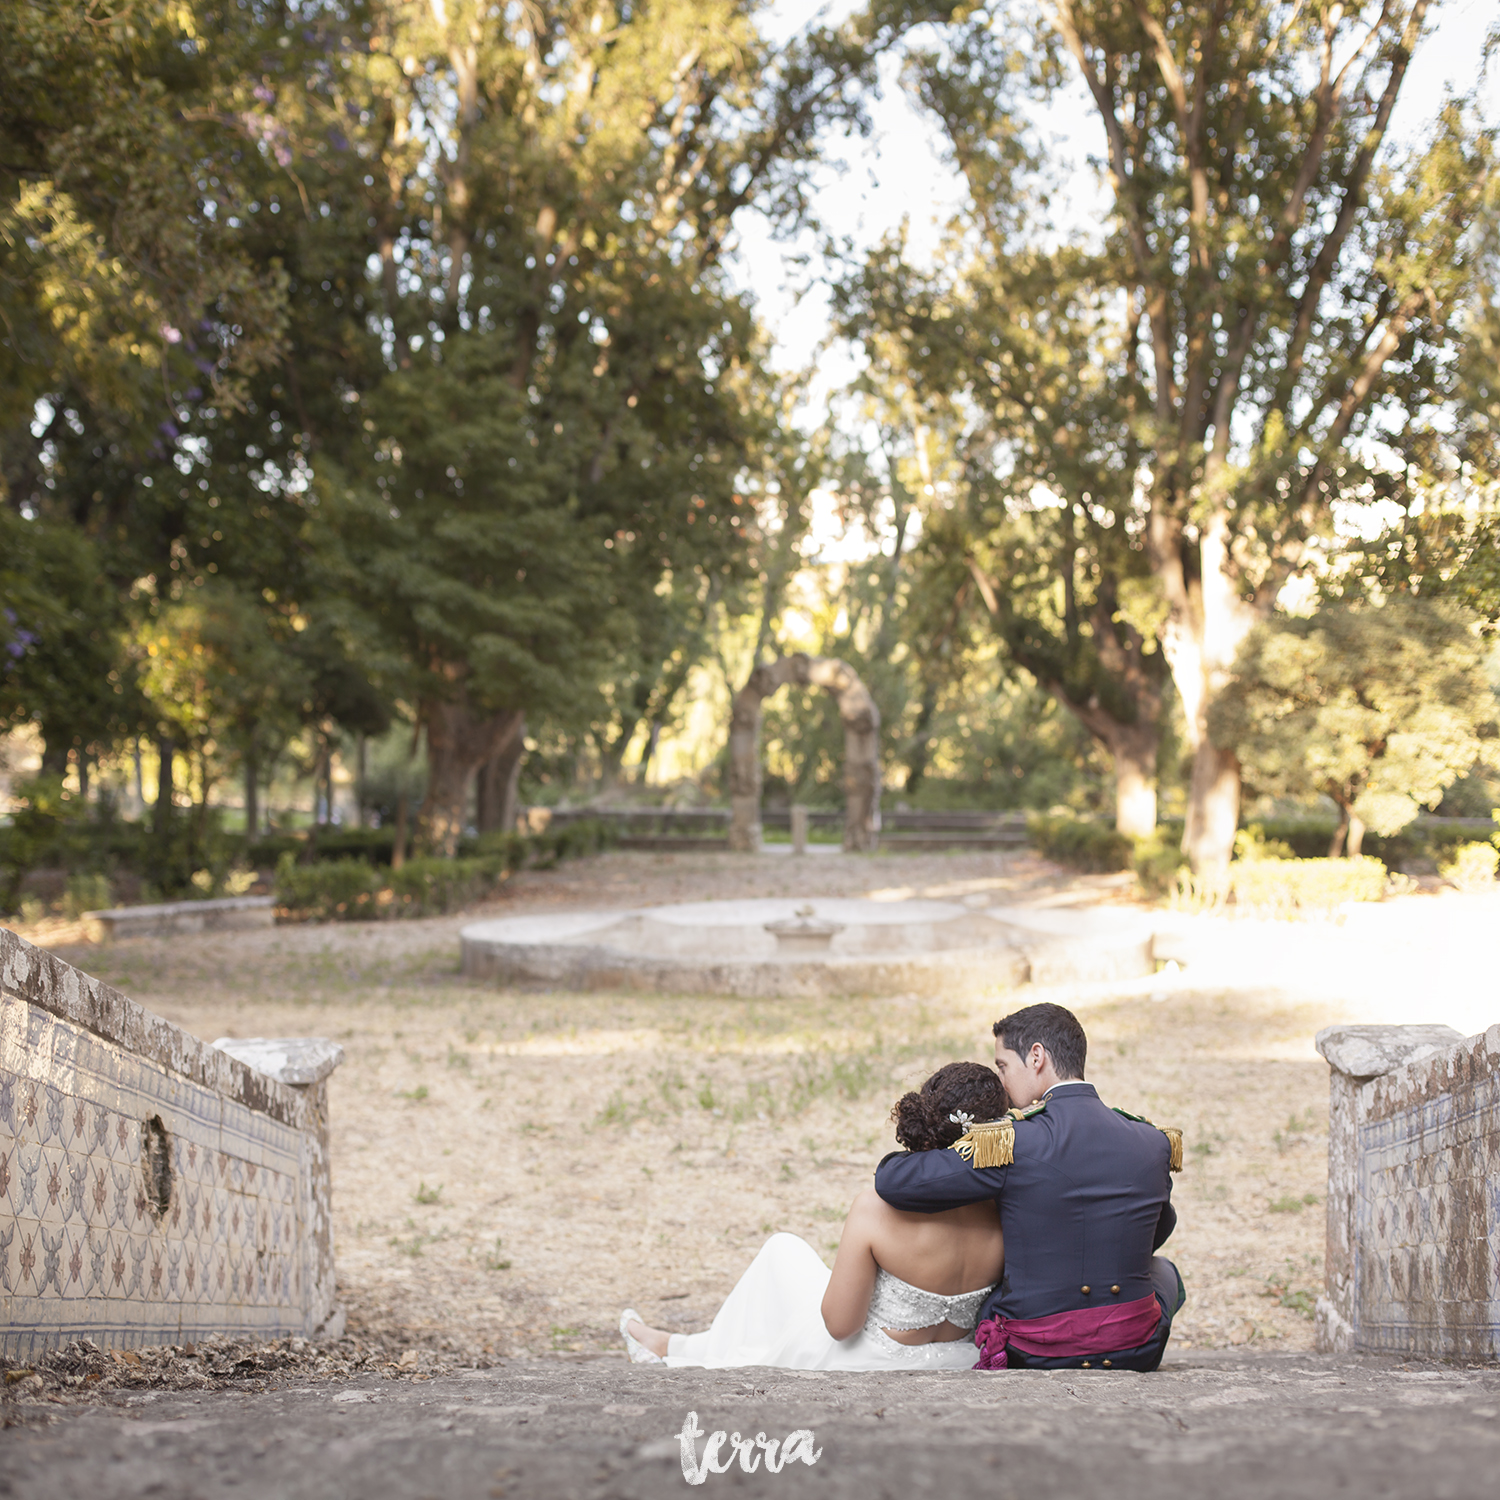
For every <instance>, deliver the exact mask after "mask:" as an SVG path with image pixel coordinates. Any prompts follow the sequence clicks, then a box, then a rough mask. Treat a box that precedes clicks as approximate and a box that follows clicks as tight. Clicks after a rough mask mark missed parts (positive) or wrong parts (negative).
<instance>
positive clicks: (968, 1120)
mask: <svg viewBox="0 0 1500 1500" xmlns="http://www.w3.org/2000/svg"><path fill="white" fill-rule="evenodd" d="M948 1119H949V1122H950V1123H951V1124H954V1125H962V1126H963V1128H964V1129H965V1130H967V1129H968V1128H969V1126H971V1125H972V1124H973V1123H974V1116H973V1115H966V1114H965V1113H964V1112H963V1110H961V1109H955V1110H954V1111H953V1113H952V1114H951V1115H949V1116H948Z"/></svg>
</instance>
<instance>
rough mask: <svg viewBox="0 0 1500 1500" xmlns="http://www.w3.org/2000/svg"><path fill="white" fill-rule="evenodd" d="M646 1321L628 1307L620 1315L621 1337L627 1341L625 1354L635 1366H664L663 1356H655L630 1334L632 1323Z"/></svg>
mask: <svg viewBox="0 0 1500 1500" xmlns="http://www.w3.org/2000/svg"><path fill="white" fill-rule="evenodd" d="M645 1321H646V1320H645V1319H644V1318H643V1317H642V1316H641V1315H640V1314H639V1313H638V1312H637V1311H636V1310H635V1309H634V1308H633V1307H627V1308H626V1309H625V1311H624V1312H622V1313H621V1314H620V1337H621V1338H622V1339H624V1340H625V1353H626V1356H627V1357H628V1358H629V1360H630V1363H631V1364H633V1365H664V1364H666V1360H664V1359H663V1358H662V1357H661V1355H659V1354H653V1353H652V1352H651V1351H650V1350H649V1349H648V1348H647V1347H646V1346H645V1345H644V1344H643V1343H642V1342H641V1341H640V1340H639V1339H638V1338H632V1337H631V1335H630V1332H629V1329H630V1325H631V1323H644V1322H645Z"/></svg>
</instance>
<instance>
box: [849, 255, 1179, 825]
mask: <svg viewBox="0 0 1500 1500" xmlns="http://www.w3.org/2000/svg"><path fill="white" fill-rule="evenodd" d="M1097 277H1098V268H1097V265H1096V263H1095V261H1094V258H1093V257H1092V256H1090V255H1087V254H1083V253H1080V252H1078V251H1076V250H1071V249H1064V250H1060V251H1056V252H1052V253H1040V252H1030V253H1026V254H1020V255H1013V256H1000V255H987V254H984V253H981V254H980V255H978V256H976V257H974V258H972V259H969V260H967V261H965V262H964V263H963V264H962V266H961V268H945V269H943V270H940V271H938V272H937V273H936V274H929V275H921V274H919V273H917V272H915V271H913V269H912V268H911V267H909V266H908V265H907V264H906V263H905V258H904V247H903V246H902V244H901V242H900V241H899V240H896V241H893V242H891V243H890V244H888V245H886V246H884V247H882V248H881V250H879V251H878V252H877V253H876V254H875V255H873V256H871V257H870V259H869V260H868V261H867V263H866V265H865V266H864V267H863V268H862V269H861V271H860V272H859V274H858V275H857V276H856V277H854V278H851V280H850V281H849V282H848V283H847V284H846V285H845V286H844V287H843V288H842V294H841V303H842V314H843V327H844V330H845V331H846V332H848V333H851V334H854V335H855V336H857V337H859V338H860V339H861V340H862V341H863V342H864V344H865V346H866V349H867V351H868V353H869V354H870V357H871V359H872V360H874V361H876V362H878V363H879V364H880V365H881V366H882V367H884V368H886V369H888V370H891V371H894V372H898V373H899V375H900V376H901V377H902V378H904V379H905V380H907V381H908V382H909V383H910V384H912V385H913V386H914V387H915V388H916V389H917V390H918V391H920V392H921V395H922V399H923V401H924V402H925V404H926V406H927V408H928V419H929V421H931V422H932V423H934V424H940V425H942V426H944V427H946V428H947V429H948V430H949V431H950V432H951V433H953V434H954V436H953V438H952V440H951V442H952V446H953V448H954V450H955V453H956V455H957V456H958V462H957V463H956V464H955V469H956V473H955V475H954V479H953V482H952V485H951V488H952V490H953V492H954V495H955V498H954V499H953V500H952V501H951V502H950V504H949V505H948V506H947V507H945V508H942V509H940V510H937V511H936V512H935V513H934V514H933V515H932V516H931V517H930V520H929V525H928V528H927V530H926V532H925V534H924V540H923V545H922V548H921V551H922V553H923V555H924V557H925V559H926V560H927V574H928V578H929V580H930V582H931V583H936V581H937V579H938V578H939V577H944V576H949V575H951V576H949V588H950V590H951V597H953V598H954V599H957V597H958V594H959V592H960V591H964V592H968V593H971V594H975V595H977V601H978V602H979V603H980V604H982V606H983V608H984V609H985V611H986V612H987V614H988V617H989V621H990V625H991V628H992V629H993V630H994V631H995V633H996V634H997V635H998V636H999V638H1000V640H1001V642H1002V643H1003V645H1004V648H1005V651H1006V654H1007V656H1008V658H1009V659H1010V661H1011V662H1013V663H1014V664H1015V665H1017V666H1020V667H1022V668H1024V669H1025V670H1026V671H1027V672H1028V673H1029V674H1030V675H1031V676H1032V677H1034V678H1035V679H1036V681H1037V682H1038V683H1039V684H1040V685H1041V687H1042V689H1043V690H1044V691H1045V692H1047V693H1048V694H1050V695H1051V696H1052V697H1053V698H1054V699H1055V700H1056V701H1057V702H1058V703H1059V704H1061V705H1062V706H1063V707H1064V708H1066V709H1067V710H1068V711H1069V712H1070V713H1071V714H1073V715H1074V716H1075V717H1076V718H1077V719H1078V721H1079V722H1080V723H1081V724H1082V725H1083V727H1084V728H1085V729H1087V730H1088V732H1089V733H1090V734H1092V735H1093V736H1094V737H1095V738H1096V739H1097V740H1098V741H1099V743H1100V744H1101V745H1102V746H1103V747H1104V748H1105V749H1106V750H1107V751H1108V753H1109V755H1110V758H1111V760H1112V762H1113V766H1114V773H1115V817H1116V824H1117V826H1118V827H1119V828H1120V830H1121V831H1122V832H1124V833H1129V834H1133V835H1137V836H1144V835H1146V834H1149V833H1150V832H1151V831H1152V829H1153V828H1154V827H1155V826H1156V759H1157V749H1158V742H1159V740H1160V734H1161V715H1162V710H1163V704H1164V701H1165V689H1166V682H1167V675H1168V673H1167V664H1166V659H1165V657H1164V655H1163V653H1162V651H1161V650H1160V641H1159V627H1160V625H1161V624H1162V618H1161V616H1162V613H1163V612H1162V611H1160V610H1159V609H1158V608H1157V607H1156V605H1155V601H1154V599H1153V597H1152V596H1153V590H1152V588H1151V584H1150V567H1149V562H1148V559H1147V556H1146V548H1145V546H1144V540H1143V537H1142V534H1141V528H1140V526H1139V524H1137V523H1138V517H1137V516H1136V514H1135V507H1136V494H1135V490H1136V476H1137V471H1138V469H1139V467H1140V463H1141V457H1142V455H1141V451H1140V445H1139V442H1138V440H1137V437H1136V422H1135V418H1136V416H1137V414H1138V413H1137V411H1136V408H1135V405H1134V398H1135V396H1136V389H1135V386H1134V384H1133V381H1134V380H1135V379H1136V378H1137V375H1138V372H1137V371H1135V370H1134V369H1133V368H1132V367H1131V366H1130V364H1129V362H1128V361H1127V362H1126V363H1125V364H1124V366H1123V368H1122V367H1121V365H1120V364H1119V363H1118V362H1112V361H1110V360H1109V359H1097V360H1079V359H1078V358H1077V357H1076V351H1077V350H1078V349H1079V348H1081V347H1086V346H1088V345H1089V344H1090V343H1091V342H1095V343H1098V342H1102V341H1103V339H1104V338H1106V337H1107V329H1104V328H1102V327H1101V323H1102V319H1101V301H1102V300H1103V299H1102V296H1101V289H1100V287H1099V285H1098V282H1097ZM971 585H972V586H974V587H972V588H971Z"/></svg>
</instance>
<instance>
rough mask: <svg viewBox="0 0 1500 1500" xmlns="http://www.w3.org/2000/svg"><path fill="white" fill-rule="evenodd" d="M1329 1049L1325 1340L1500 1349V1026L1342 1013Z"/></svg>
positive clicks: (1389, 1346)
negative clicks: (1456, 1026) (1355, 1021)
mask: <svg viewBox="0 0 1500 1500" xmlns="http://www.w3.org/2000/svg"><path fill="white" fill-rule="evenodd" d="M1318 1050H1319V1051H1320V1052H1321V1053H1322V1054H1323V1056H1324V1057H1325V1058H1327V1059H1328V1062H1329V1066H1330V1068H1331V1069H1332V1073H1331V1079H1330V1089H1331V1094H1330V1120H1329V1138H1328V1255H1327V1288H1326V1293H1325V1295H1324V1296H1323V1297H1321V1298H1320V1299H1319V1301H1318V1310H1317V1336H1318V1345H1319V1347H1320V1348H1322V1349H1325V1350H1329V1351H1338V1352H1342V1351H1348V1350H1370V1351H1378V1352H1385V1353H1392V1354H1425V1355H1435V1356H1442V1357H1456V1358H1468V1359H1475V1358H1478V1359H1495V1358H1497V1357H1500V1232H1497V1231H1500V1026H1492V1027H1490V1029H1489V1030H1488V1031H1486V1032H1484V1033H1482V1034H1481V1035H1479V1036H1473V1037H1469V1038H1468V1039H1464V1038H1463V1037H1461V1036H1459V1034H1458V1033H1457V1032H1456V1031H1453V1030H1451V1029H1450V1028H1449V1027H1446V1026H1342V1027H1330V1028H1329V1029H1328V1030H1326V1031H1322V1032H1320V1033H1319V1034H1318Z"/></svg>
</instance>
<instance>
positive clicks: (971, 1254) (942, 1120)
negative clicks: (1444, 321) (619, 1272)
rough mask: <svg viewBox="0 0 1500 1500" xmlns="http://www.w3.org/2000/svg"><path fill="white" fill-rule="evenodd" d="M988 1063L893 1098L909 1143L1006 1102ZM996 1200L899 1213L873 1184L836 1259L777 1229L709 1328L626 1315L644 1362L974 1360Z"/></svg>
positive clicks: (945, 1136)
mask: <svg viewBox="0 0 1500 1500" xmlns="http://www.w3.org/2000/svg"><path fill="white" fill-rule="evenodd" d="M1005 1109H1006V1098H1005V1090H1004V1089H1003V1088H1002V1087H1001V1085H1000V1080H999V1079H998V1078H997V1077H996V1076H995V1074H994V1073H993V1072H991V1070H990V1069H989V1068H986V1067H984V1066H982V1065H981V1064H979V1063H967V1062H962V1063H949V1064H948V1065H947V1067H944V1068H939V1069H938V1071H937V1072H936V1073H934V1074H933V1075H932V1077H931V1078H929V1079H928V1080H927V1082H926V1083H924V1084H923V1085H922V1087H921V1090H920V1091H919V1092H917V1093H911V1094H903V1095H902V1097H901V1098H900V1099H899V1100H898V1101H897V1103H896V1107H895V1109H894V1110H892V1112H891V1118H892V1119H893V1120H894V1121H895V1123H896V1139H897V1140H898V1141H899V1142H900V1143H901V1144H902V1145H903V1146H905V1147H906V1148H907V1149H908V1150H909V1151H941V1150H943V1149H945V1148H946V1147H948V1146H951V1145H952V1144H953V1143H954V1141H956V1140H957V1139H958V1138H959V1136H961V1135H962V1134H963V1133H964V1131H965V1130H966V1129H967V1128H968V1127H969V1125H970V1124H972V1123H973V1122H974V1121H976V1120H994V1119H998V1118H999V1117H1000V1116H1001V1115H1002V1114H1004V1113H1005ZM1004 1248H1005V1247H1004V1242H1003V1240H1002V1239H1001V1235H1000V1216H999V1214H998V1213H997V1211H996V1207H995V1204H994V1202H993V1201H991V1200H988V1199H987V1200H985V1201H984V1202H983V1203H973V1204H969V1205H968V1206H966V1207H964V1208H954V1209H949V1210H947V1211H946V1212H943V1213H931V1214H915V1213H903V1212H901V1211H900V1210H899V1209H894V1208H892V1207H890V1205H889V1204H887V1203H885V1202H883V1201H882V1200H881V1199H880V1198H879V1197H878V1196H877V1195H876V1193H875V1190H874V1188H865V1189H864V1190H863V1191H862V1192H861V1193H860V1194H859V1196H858V1197H857V1198H855V1200H854V1204H853V1207H851V1208H850V1210H849V1216H848V1218H846V1219H845V1220H844V1232H843V1235H842V1237H841V1238H840V1240H839V1249H838V1255H837V1257H836V1258H835V1260H834V1263H833V1270H832V1272H830V1271H829V1270H828V1268H827V1267H826V1266H825V1265H824V1264H823V1261H822V1259H821V1258H820V1257H819V1255H818V1252H817V1251H816V1250H814V1249H813V1247H812V1246H811V1245H809V1244H808V1243H807V1241H806V1240H803V1239H799V1238H798V1237H797V1236H796V1235H794V1234H773V1235H772V1236H771V1238H770V1239H769V1240H767V1241H766V1243H765V1245H764V1246H762V1248H761V1251H760V1253H759V1254H758V1255H757V1256H756V1257H755V1259H754V1260H753V1261H751V1263H750V1267H749V1269H748V1270H747V1271H746V1272H745V1274H744V1275H743V1276H741V1277H740V1279H739V1284H738V1285H737V1286H736V1287H735V1289H734V1290H733V1291H732V1292H731V1293H730V1294H729V1296H728V1298H727V1300H726V1301H725V1303H724V1305H723V1306H722V1307H721V1308H720V1309H719V1311H718V1314H717V1316H716V1317H715V1318H714V1320H713V1323H712V1324H711V1325H710V1326H709V1327H708V1328H707V1329H706V1330H704V1332H702V1333H688V1334H682V1333H673V1334H668V1333H666V1332H665V1331H664V1330H662V1329H660V1328H651V1327H649V1326H648V1325H647V1324H645V1323H644V1322H642V1320H641V1318H640V1315H639V1314H638V1313H637V1312H636V1311H635V1309H634V1308H627V1309H626V1310H625V1311H624V1312H623V1313H622V1314H621V1315H620V1332H621V1333H622V1334H623V1335H624V1336H625V1347H626V1350H627V1352H628V1353H629V1356H630V1358H631V1360H632V1361H634V1362H635V1363H637V1364H665V1365H670V1366H677V1367H681V1366H703V1367H708V1368H719V1369H722V1368H725V1367H729V1366H737V1365H777V1366H780V1367H782V1368H783V1369H793V1370H968V1369H972V1368H973V1365H974V1362H975V1358H976V1355H975V1352H974V1345H973V1343H972V1342H971V1335H972V1333H973V1331H974V1324H975V1322H976V1320H977V1318H978V1316H979V1309H980V1307H981V1306H982V1305H983V1304H984V1300H985V1298H986V1297H988V1296H989V1294H990V1291H991V1289H992V1288H993V1287H994V1285H995V1283H996V1282H997V1281H999V1279H1000V1271H1001V1267H1002V1265H1003V1263H1004Z"/></svg>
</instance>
